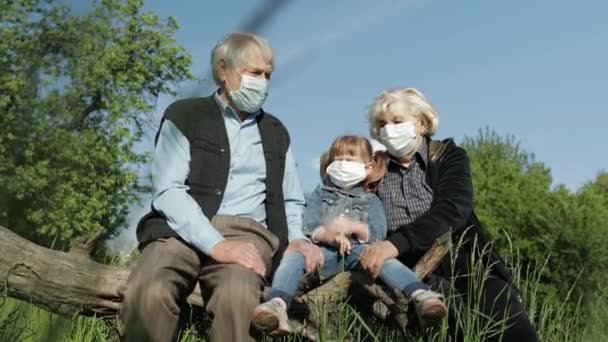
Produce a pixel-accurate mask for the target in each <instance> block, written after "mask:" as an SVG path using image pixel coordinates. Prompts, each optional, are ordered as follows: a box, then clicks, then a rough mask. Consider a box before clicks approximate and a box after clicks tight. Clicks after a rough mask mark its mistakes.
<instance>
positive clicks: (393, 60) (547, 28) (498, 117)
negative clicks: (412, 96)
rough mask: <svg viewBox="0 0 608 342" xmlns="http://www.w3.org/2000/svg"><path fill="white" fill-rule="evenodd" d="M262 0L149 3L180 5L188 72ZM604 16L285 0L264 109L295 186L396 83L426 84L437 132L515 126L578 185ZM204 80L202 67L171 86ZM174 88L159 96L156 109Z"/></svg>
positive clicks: (572, 10)
mask: <svg viewBox="0 0 608 342" xmlns="http://www.w3.org/2000/svg"><path fill="white" fill-rule="evenodd" d="M264 2H265V1H261V0H260V1H253V0H241V1H237V0H230V1H200V0H180V1H166V0H148V1H146V7H147V8H149V9H151V10H153V11H154V12H156V13H158V14H160V15H161V16H169V15H171V16H174V17H175V18H176V19H177V21H178V22H179V23H180V25H181V28H180V30H179V31H178V33H177V40H178V43H180V44H182V45H183V46H185V48H186V49H187V50H188V51H189V52H190V53H191V54H192V57H193V66H192V70H193V72H194V73H195V74H196V75H197V76H200V77H203V76H207V77H208V76H209V54H210V51H211V49H212V47H213V46H214V45H215V44H216V42H217V41H218V40H219V39H220V38H221V37H223V36H224V35H225V34H227V33H228V32H230V31H233V30H238V29H240V28H241V27H242V25H243V23H244V22H245V21H246V20H247V18H249V17H250V16H251V15H252V14H253V13H254V11H255V10H256V9H258V8H259V7H260V6H262V5H263V4H264ZM606 18H608V2H607V1H605V0H577V1H573V0H572V1H566V0H564V1H555V0H538V1H532V0H511V1H506V0H503V1H498V0H495V1H488V0H478V1H468V0H461V1H448V0H418V1H414V0H390V1H389V0H375V1H371V0H367V1H363V0H338V1H327V0H325V1H321V0H314V1H311V0H309V1H295V0H294V1H290V2H288V3H287V4H286V5H285V6H284V7H282V8H281V10H280V11H279V12H278V13H277V15H276V17H274V18H273V20H272V21H271V22H269V23H268V24H267V25H266V26H265V27H264V28H263V30H261V31H260V33H261V34H262V35H264V36H266V37H267V38H268V39H269V40H270V42H271V44H272V45H273V48H274V51H275V56H276V69H275V74H274V75H273V80H272V85H271V90H270V96H269V98H268V101H267V102H266V105H265V109H266V110H267V111H269V112H271V113H274V114H276V115H277V116H279V117H280V118H281V119H282V120H283V122H284V123H285V124H286V126H287V127H288V128H289V130H290V132H291V136H292V144H293V145H292V147H293V150H294V152H295V155H296V158H297V160H298V162H299V173H300V178H301V182H302V185H303V187H304V189H305V190H310V189H312V188H313V187H314V186H315V185H316V183H317V182H318V176H317V175H318V173H317V170H316V169H315V165H314V160H316V159H317V157H318V156H319V155H320V154H321V153H322V152H323V151H324V150H325V149H327V148H328V146H329V144H330V143H331V141H332V140H333V139H334V138H335V137H336V136H337V135H340V134H343V133H359V134H366V133H367V122H366V118H365V113H366V106H367V105H368V104H370V102H371V101H372V100H373V98H374V97H375V96H377V95H378V94H379V93H380V92H381V91H382V90H383V89H386V88H389V87H393V86H413V87H417V88H418V89H420V90H421V91H422V92H424V93H425V94H426V95H427V97H428V98H429V99H430V100H431V101H432V102H433V104H434V106H435V107H436V109H437V111H438V112H439V115H440V119H441V127H440V129H439V131H438V133H437V135H436V136H437V137H438V138H444V137H454V138H456V140H457V141H462V139H463V138H464V136H465V135H475V134H476V132H477V131H478V130H479V129H480V128H484V127H486V126H488V127H490V128H492V129H494V130H496V131H498V132H499V133H501V134H507V133H509V134H514V135H515V136H516V138H517V139H519V140H520V142H521V145H522V147H523V148H524V149H525V150H527V151H529V152H533V153H534V154H535V155H536V159H537V160H539V161H542V162H545V163H546V164H547V165H548V166H549V167H550V168H551V170H552V175H553V177H554V183H555V184H565V185H566V186H568V187H569V188H570V189H571V190H576V189H577V188H579V187H580V186H581V185H582V184H584V183H585V182H587V181H590V180H592V179H593V178H594V177H595V175H596V174H597V172H598V171H600V170H601V169H607V168H608V161H607V158H606V157H608V153H606V151H605V148H606V143H605V142H604V140H605V139H604V134H605V131H606V130H607V129H608V117H607V116H608V110H607V109H606V108H607V106H606V104H605V103H604V102H603V101H604V100H606V98H608V84H607V83H608V20H606ZM213 90H214V88H213V84H212V82H211V81H210V80H209V79H206V80H205V79H203V80H202V81H201V82H200V83H198V84H196V85H188V84H186V85H184V86H183V90H182V94H191V93H197V94H199V95H207V94H209V93H210V92H212V91H213ZM173 100H174V99H172V98H170V97H162V98H161V99H160V100H159V101H158V108H157V110H158V113H159V115H160V113H162V111H163V110H164V109H165V108H166V106H167V105H168V104H169V103H170V102H171V101H173ZM150 135H151V136H152V135H153V134H150ZM151 145H152V144H151V142H150V141H146V142H144V143H143V144H142V145H141V146H140V147H141V149H142V150H150V149H151V148H152V147H151Z"/></svg>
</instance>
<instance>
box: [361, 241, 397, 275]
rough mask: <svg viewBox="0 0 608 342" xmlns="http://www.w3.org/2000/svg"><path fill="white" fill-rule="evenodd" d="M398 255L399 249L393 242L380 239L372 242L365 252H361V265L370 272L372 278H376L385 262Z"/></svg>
mask: <svg viewBox="0 0 608 342" xmlns="http://www.w3.org/2000/svg"><path fill="white" fill-rule="evenodd" d="M398 256H399V251H398V250H397V248H396V247H395V246H394V245H393V244H392V243H390V242H389V241H378V242H374V243H372V244H371V245H369V247H367V248H365V249H364V250H363V253H361V256H360V257H359V261H360V262H361V267H362V268H363V269H364V270H365V271H366V272H367V273H369V275H371V276H372V278H374V279H376V278H377V277H378V274H380V270H381V269H382V265H384V262H385V261H386V260H388V259H392V258H396V257H398Z"/></svg>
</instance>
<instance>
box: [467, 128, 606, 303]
mask: <svg viewBox="0 0 608 342" xmlns="http://www.w3.org/2000/svg"><path fill="white" fill-rule="evenodd" d="M463 147H464V148H465V149H466V150H467V152H468V154H469V157H470V159H471V172H472V175H473V186H474V188H475V206H476V211H477V213H478V215H479V218H480V220H481V221H482V222H483V223H484V224H485V226H486V227H487V228H488V229H489V230H490V232H491V233H492V235H493V236H494V237H495V238H496V244H497V246H498V248H499V250H500V251H501V252H502V253H503V254H506V255H509V254H510V249H511V247H514V249H515V250H517V251H518V252H519V253H520V257H521V261H522V264H523V268H524V270H525V269H526V267H527V265H532V266H533V265H535V264H538V263H542V262H544V261H545V260H546V259H547V257H548V256H550V258H549V259H548V264H547V272H545V274H543V277H542V279H541V282H542V284H543V285H544V286H545V290H546V292H547V293H548V292H550V289H558V290H559V291H560V293H561V294H562V295H564V296H565V295H566V294H567V292H568V290H570V288H571V287H572V286H573V285H574V284H575V283H577V284H578V286H577V287H576V291H575V293H574V295H575V296H577V295H580V294H585V293H595V292H596V291H598V290H600V289H601V288H602V287H605V284H606V280H607V279H608V277H607V276H606V275H605V272H603V267H604V265H606V263H607V262H608V259H607V258H608V249H607V248H606V246H608V234H606V232H608V206H607V205H606V204H607V203H608V201H607V199H608V195H606V190H605V189H607V188H606V187H605V186H606V184H607V183H608V182H606V178H605V177H604V176H603V175H604V174H600V175H599V176H598V179H597V180H596V182H592V183H589V184H587V185H586V186H584V187H583V188H581V189H580V190H579V191H577V192H574V193H572V192H570V191H569V190H568V189H567V188H566V187H564V186H562V185H559V186H556V187H554V188H552V178H551V172H550V169H549V168H548V167H547V166H545V165H544V164H543V163H541V162H538V161H536V160H535V159H534V156H533V155H532V154H530V153H527V152H525V151H523V150H522V149H521V148H520V146H519V143H518V142H517V141H516V140H515V138H514V137H513V136H506V137H503V136H500V135H498V134H497V133H496V132H494V131H492V130H489V129H485V130H481V131H479V133H478V134H477V136H475V137H473V138H471V137H467V138H465V141H464V143H463ZM504 233H507V234H504ZM507 236H509V237H510V240H509V239H508V238H507ZM511 244H512V246H511ZM524 275H525V274H524Z"/></svg>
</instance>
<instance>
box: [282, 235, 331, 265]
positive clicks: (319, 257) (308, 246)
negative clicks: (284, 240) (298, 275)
mask: <svg viewBox="0 0 608 342" xmlns="http://www.w3.org/2000/svg"><path fill="white" fill-rule="evenodd" d="M290 251H297V252H300V253H301V254H302V255H304V258H305V259H306V272H311V271H312V270H314V269H315V267H317V266H318V267H322V266H323V263H324V262H325V258H324V257H323V253H322V252H321V248H319V246H317V245H314V244H312V243H310V242H308V241H306V240H294V241H292V242H291V243H290V244H289V246H287V249H286V250H285V253H289V252H290Z"/></svg>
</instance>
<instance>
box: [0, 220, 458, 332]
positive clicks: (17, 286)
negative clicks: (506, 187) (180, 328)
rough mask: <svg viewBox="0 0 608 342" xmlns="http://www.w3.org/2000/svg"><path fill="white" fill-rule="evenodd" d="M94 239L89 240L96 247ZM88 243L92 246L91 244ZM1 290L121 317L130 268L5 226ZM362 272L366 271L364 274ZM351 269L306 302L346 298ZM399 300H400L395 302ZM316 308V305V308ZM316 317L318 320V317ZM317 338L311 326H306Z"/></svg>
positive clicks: (385, 301) (372, 288) (51, 307)
mask: <svg viewBox="0 0 608 342" xmlns="http://www.w3.org/2000/svg"><path fill="white" fill-rule="evenodd" d="M90 245H91V243H90V241H87V246H88V247H90ZM88 247H87V248H88ZM448 249H449V237H442V239H440V240H438V242H437V243H436V244H435V246H434V247H433V248H432V249H431V250H430V251H429V252H428V253H427V255H426V256H425V257H424V258H423V259H422V260H421V263H420V264H419V265H417V267H416V273H417V275H418V277H419V278H424V276H426V274H428V272H430V271H432V270H433V269H434V268H435V267H436V265H437V263H438V261H439V260H441V258H443V256H444V255H445V254H446V253H447V251H448ZM0 251H1V253H0V277H1V278H0V291H2V292H3V293H6V294H8V295H9V296H10V297H13V298H17V299H21V300H23V301H26V302H29V303H32V304H34V305H37V306H39V307H42V308H44V309H46V310H48V311H51V312H54V313H57V314H60V315H64V316H68V317H73V316H75V315H87V316H96V317H99V318H104V319H113V318H115V317H116V314H117V310H118V308H119V305H120V302H121V300H122V298H121V297H120V295H119V289H120V288H121V287H122V286H124V285H125V283H126V281H127V278H128V276H129V273H130V270H129V269H128V268H125V267H120V266H111V265H105V264H101V263H98V262H95V261H93V260H92V259H91V258H89V257H88V255H87V253H86V251H87V249H86V248H84V251H83V248H78V247H76V248H73V249H72V252H71V253H70V252H68V253H66V252H61V251H55V250H51V249H48V248H44V247H41V246H38V245H35V244H33V243H31V242H29V241H27V240H26V239H23V238H21V237H20V236H18V235H17V234H15V233H13V232H12V231H10V230H8V229H6V228H4V227H2V226H0ZM359 277H360V276H359ZM355 278H356V277H353V276H352V275H351V274H350V273H344V274H340V275H338V276H336V277H335V278H334V279H333V280H331V281H329V282H326V283H325V284H323V285H322V286H320V287H319V288H317V289H315V290H312V291H310V292H308V293H306V294H304V295H303V296H301V297H300V298H299V302H300V303H304V304H305V305H306V303H308V304H311V303H316V304H318V303H320V302H321V301H323V302H326V303H332V302H338V301H342V300H344V299H346V297H347V296H348V289H349V288H350V286H351V283H352V282H353V279H355ZM365 286H367V289H368V291H369V293H370V294H372V295H373V296H374V297H373V298H375V299H377V300H378V301H379V303H380V304H381V305H380V306H382V305H384V306H385V308H384V309H382V310H384V313H385V314H386V312H387V311H388V309H387V308H388V307H389V306H390V305H391V303H392V302H391V300H393V299H390V298H392V297H391V296H388V295H387V294H386V293H385V292H384V291H383V290H382V288H380V287H378V285H375V284H367V285H365ZM188 302H189V303H190V304H192V305H195V306H201V307H202V306H203V300H202V297H201V293H200V289H199V288H198V286H197V288H196V289H195V291H194V292H193V293H192V294H191V295H190V296H189V297H188ZM393 304H394V303H393ZM311 311H312V310H311ZM312 323H314V320H312ZM302 328H304V329H305V330H306V333H305V334H304V333H303V335H305V336H306V337H308V338H311V331H314V328H313V330H311V329H310V327H308V326H302Z"/></svg>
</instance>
